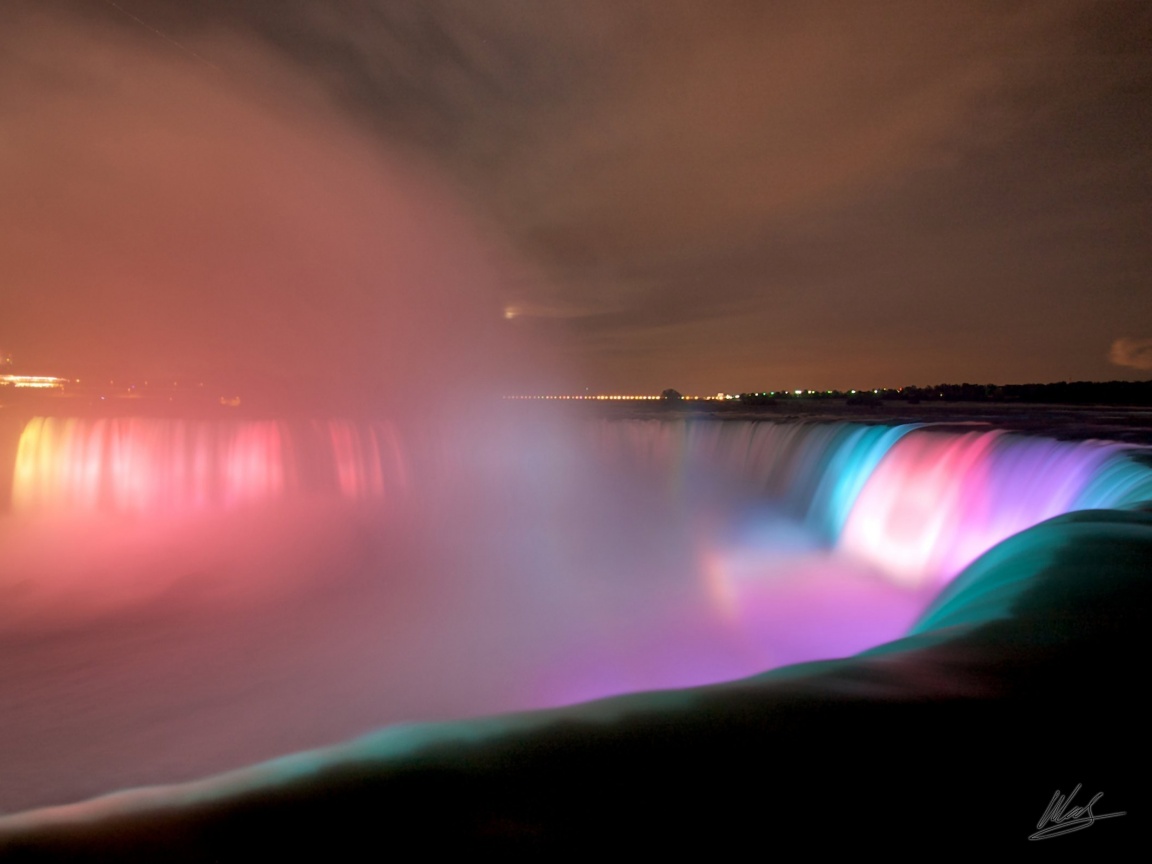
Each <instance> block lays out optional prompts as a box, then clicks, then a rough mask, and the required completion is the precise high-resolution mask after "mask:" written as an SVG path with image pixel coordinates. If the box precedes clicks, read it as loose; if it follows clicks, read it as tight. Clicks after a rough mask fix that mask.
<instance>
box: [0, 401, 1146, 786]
mask: <svg viewBox="0 0 1152 864" xmlns="http://www.w3.org/2000/svg"><path fill="white" fill-rule="evenodd" d="M422 432H423V434H421V433H422ZM1134 455H1135V451H1134V450H1133V449H1132V448H1128V447H1125V446H1122V445H1118V444H1109V443H1102V442H1080V443H1069V442H1057V441H1051V440H1046V439H1038V438H1024V437H1020V436H1014V435H1007V434H1004V433H999V432H993V431H982V432H965V433H956V432H942V431H935V430H933V429H931V428H914V427H899V428H887V427H881V426H863V425H858V424H845V423H836V424H792V425H782V424H772V423H754V422H743V421H729V422H695V423H693V422H685V421H614V422H603V423H595V424H590V425H586V426H573V427H562V426H553V425H547V426H544V427H526V426H525V427H511V426H507V425H503V424H500V423H496V422H487V423H480V422H477V423H476V424H475V425H473V426H471V427H469V428H465V429H462V430H459V431H455V432H443V433H440V434H437V435H431V434H427V433H426V431H424V430H414V429H412V428H405V429H401V428H399V427H397V426H395V425H392V424H386V423H357V422H352V421H324V422H307V423H305V422H285V421H236V422H230V423H207V422H187V421H177V420H160V419H141V418H135V419H56V418H53V419H38V420H33V421H31V422H29V423H28V424H27V426H26V427H25V429H24V431H23V434H22V435H21V437H20V441H19V446H18V448H17V452H16V453H14V454H12V457H11V458H12V459H13V471H12V477H13V480H12V490H11V506H10V507H9V510H8V512H7V513H6V514H4V515H3V517H2V518H0V544H2V548H3V549H4V551H5V555H4V557H3V559H2V560H0V592H2V594H3V596H4V600H5V602H4V603H3V605H0V638H2V639H3V640H4V643H5V650H4V651H3V652H2V653H0V693H3V695H4V697H5V699H6V700H7V701H6V704H5V712H6V713H5V715H4V721H3V722H4V727H3V732H4V734H3V735H0V764H4V765H5V766H6V772H5V775H4V777H3V778H0V809H2V808H16V807H24V806H31V805H33V804H39V803H47V802H50V801H59V800H71V799H75V798H77V797H82V796H85V795H90V794H96V793H98V792H101V791H106V790H107V789H111V788H117V787H120V786H124V785H131V784H139V783H153V782H166V781H171V780H179V779H186V778H189V777H194V776H199V775H202V774H205V773H208V772H211V771H218V770H224V769H227V768H230V767H235V766H237V765H241V764H247V763H249V762H252V761H256V760H259V759H263V758H269V757H272V756H275V755H278V754H281V753H285V752H290V751H293V750H299V749H303V748H307V747H314V746H318V745H321V744H326V743H330V742H332V741H337V740H341V739H343V738H346V737H348V736H351V735H355V734H359V733H361V732H365V731H367V730H369V729H371V728H374V727H376V726H380V725H383V724H387V723H395V722H406V721H415V720H426V719H439V718H447V717H461V716H470V715H475V714H481V713H492V712H499V711H506V710H512V709H522V708H529V707H542V706H547V705H556V704H564V703H569V702H573V701H577V700H582V699H589V698H595V697H599V696H605V695H609V694H614V693H619V692H626V691H632V690H639V689H651V688H661V687H681V686H690V685H695V684H703V683H709V682H713V681H718V680H726V679H731V678H735V677H740V676H744V675H749V674H754V673H756V672H758V671H761V670H764V669H767V668H771V667H775V666H780V665H784V664H788V663H795V662H800V661H805V660H816V659H822V658H827V657H836V656H846V655H849V654H852V653H855V652H858V651H860V650H863V649H866V648H869V647H871V646H873V645H876V644H879V643H881V642H884V641H887V640H890V639H893V638H897V637H899V636H901V635H903V633H904V632H905V631H906V630H907V628H908V627H909V626H910V625H911V624H912V622H913V621H914V620H915V619H916V618H917V616H918V615H919V614H920V612H921V611H922V610H923V609H924V608H925V606H926V605H927V604H928V603H929V602H930V601H931V599H932V597H933V596H934V595H935V594H936V592H937V591H938V590H939V587H940V586H941V585H942V584H944V583H945V582H946V581H947V580H948V579H949V578H951V577H952V576H954V575H956V573H957V572H958V571H959V570H960V569H962V568H963V567H964V566H965V565H966V564H967V563H968V562H969V561H971V560H972V559H973V558H975V557H976V556H978V555H979V554H981V553H982V552H983V551H985V550H986V549H988V548H990V547H991V546H993V545H995V544H996V543H998V542H1000V541H1001V540H1003V539H1004V538H1005V537H1007V536H1009V535H1010V534H1012V533H1015V532H1017V531H1019V530H1022V529H1023V528H1026V527H1028V526H1030V525H1033V524H1035V523H1037V522H1039V521H1042V520H1044V519H1047V518H1049V517H1050V516H1053V515H1056V514H1058V513H1061V512H1066V511H1068V510H1071V509H1078V508H1085V507H1123V506H1130V505H1133V504H1136V503H1138V502H1140V501H1142V500H1148V499H1150V498H1152V471H1150V470H1149V469H1148V468H1147V467H1145V465H1143V464H1142V463H1141V462H1140V461H1139V460H1138V459H1136V458H1134ZM77 765H82V766H84V771H83V772H78V771H77V770H76V766H77Z"/></svg>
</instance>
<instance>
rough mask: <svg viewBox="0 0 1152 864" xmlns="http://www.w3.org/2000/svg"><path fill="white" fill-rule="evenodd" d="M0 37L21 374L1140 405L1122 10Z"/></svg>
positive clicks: (999, 8) (1144, 75) (1148, 103)
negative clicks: (1125, 401)
mask: <svg viewBox="0 0 1152 864" xmlns="http://www.w3.org/2000/svg"><path fill="white" fill-rule="evenodd" d="M0 15H2V16H3V20H2V21H0V353H7V354H9V355H11V356H12V359H13V362H14V365H15V366H16V367H18V368H19V369H20V370H21V371H26V372H29V373H41V374H61V375H68V376H73V377H83V376H113V377H114V376H124V375H128V376H138V377H147V376H153V377H173V378H184V377H188V376H192V377H197V376H208V377H213V378H214V379H216V378H219V379H230V380H235V381H237V382H238V383H239V384H247V385H249V386H252V387H257V386H262V385H266V384H268V383H269V382H272V383H276V382H280V383H283V382H284V381H289V382H292V383H293V385H295V384H301V386H302V387H307V386H311V387H313V388H324V387H331V386H340V387H345V386H347V387H349V388H350V389H351V390H353V391H355V392H357V393H369V394H380V398H385V396H386V395H387V394H397V395H401V396H408V395H411V394H412V393H415V392H427V391H430V390H432V391H434V390H437V389H438V388H441V387H445V386H456V387H472V388H482V387H487V388H490V389H492V390H495V391H501V392H523V391H530V390H534V391H553V392H577V391H583V390H584V389H585V388H588V389H589V390H590V391H592V392H632V393H635V392H640V393H644V392H647V393H652V392H659V391H660V390H661V389H663V388H665V387H675V388H677V389H679V390H681V391H682V392H685V393H714V392H716V391H718V390H723V391H727V392H739V391H741V390H752V389H757V390H758V389H765V388H773V389H778V388H793V387H797V388H799V387H803V388H819V389H824V388H842V389H847V388H849V387H881V386H892V387H895V386H902V385H907V384H917V385H926V384H931V383H937V382H943V381H949V382H962V381H970V382H979V383H985V382H995V383H1023V382H1033V381H1036V382H1047V381H1059V380H1109V379H1115V378H1120V379H1147V378H1150V377H1152V372H1150V371H1149V370H1152V290H1150V288H1152V242H1149V241H1150V236H1149V235H1150V232H1152V4H1149V3H1147V2H1145V0H1133V2H1122V0H1116V2H1112V0H1038V2H1008V0H988V2H979V0H967V2H956V0H946V2H929V0H907V2H903V0H885V2H847V0H845V2H815V0H798V2H709V3H704V2H678V0H658V2H657V0H653V2H622V0H604V2H594V0H590V2H575V0H564V2H561V0H483V2H464V0H460V2H447V0H422V2H395V0H392V2H382V0H377V2H372V0H328V2H323V3H320V2H315V0H276V2H272V0H203V2H193V0H118V2H115V3H112V2H107V0H7V2H5V3H4V4H3V6H2V7H0ZM335 381H338V382H340V383H339V385H334V384H333V383H332V382H335Z"/></svg>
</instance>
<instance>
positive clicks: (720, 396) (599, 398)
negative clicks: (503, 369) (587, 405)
mask: <svg viewBox="0 0 1152 864" xmlns="http://www.w3.org/2000/svg"><path fill="white" fill-rule="evenodd" d="M817 392H819V391H817V390H771V391H766V392H764V393H753V394H751V395H753V396H775V395H776V394H777V393H779V394H780V395H782V396H787V395H794V396H803V395H805V394H808V395H811V396H814V395H816V393H817ZM848 392H849V393H858V392H860V391H858V390H849V391H848ZM872 392H873V393H879V392H880V391H879V390H873V391H872ZM824 393H825V394H827V395H831V394H832V391H831V390H825V391H824ZM504 398H505V399H515V400H526V399H532V400H547V401H561V402H567V401H569V400H571V401H583V402H640V401H653V400H661V399H663V398H664V397H663V396H614V395H612V396H610V395H603V394H600V395H596V396H589V395H585V396H505V397H504ZM680 398H681V399H682V400H684V401H686V402H692V401H700V402H723V401H725V400H739V399H740V397H739V396H734V395H732V394H731V393H717V394H716V395H715V396H681V397H680Z"/></svg>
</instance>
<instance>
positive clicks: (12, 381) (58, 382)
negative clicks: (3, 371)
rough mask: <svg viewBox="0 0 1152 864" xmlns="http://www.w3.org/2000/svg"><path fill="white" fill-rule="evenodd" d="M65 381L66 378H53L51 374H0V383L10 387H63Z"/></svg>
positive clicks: (66, 380)
mask: <svg viewBox="0 0 1152 864" xmlns="http://www.w3.org/2000/svg"><path fill="white" fill-rule="evenodd" d="M67 383H68V379H67V378H53V377H52V376H51V375H0V384H6V385H10V386H12V387H36V388H39V389H48V388H55V389H63V387H64V385H65V384H67Z"/></svg>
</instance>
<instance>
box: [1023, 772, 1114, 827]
mask: <svg viewBox="0 0 1152 864" xmlns="http://www.w3.org/2000/svg"><path fill="white" fill-rule="evenodd" d="M1080 786H1081V784H1080V783H1077V784H1076V788H1075V789H1073V790H1072V794H1071V795H1069V796H1068V797H1067V798H1065V797H1064V796H1063V795H1061V794H1060V790H1059V789H1057V790H1056V794H1055V795H1053V796H1052V800H1051V801H1049V802H1048V809H1047V810H1045V811H1044V815H1043V816H1041V817H1040V821H1039V822H1037V823H1036V828H1037V831H1036V833H1035V834H1033V835H1032V836H1030V837H1029V838H1028V839H1029V840H1047V839H1048V838H1049V837H1059V836H1060V835H1061V834H1071V833H1072V832H1073V831H1082V830H1083V829H1085V828H1090V827H1091V826H1092V825H1093V824H1094V823H1096V822H1097V821H1099V820H1100V819H1111V818H1112V817H1113V816H1123V815H1125V814H1124V813H1104V814H1101V815H1097V814H1095V813H1093V812H1092V805H1093V804H1095V803H1096V802H1097V801H1099V800H1100V798H1101V797H1102V796H1103V795H1104V793H1103V792H1097V793H1096V794H1095V796H1093V798H1092V800H1091V801H1089V802H1088V803H1087V804H1085V805H1084V806H1083V807H1073V806H1072V799H1073V798H1075V797H1076V793H1077V792H1079V791H1080ZM1049 822H1051V823H1052V824H1051V825H1048V823H1049ZM1045 825H1047V826H1048V827H1047V828H1045V827H1044V826H1045Z"/></svg>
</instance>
